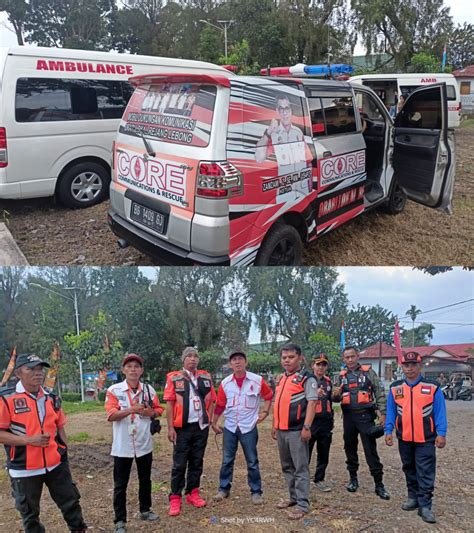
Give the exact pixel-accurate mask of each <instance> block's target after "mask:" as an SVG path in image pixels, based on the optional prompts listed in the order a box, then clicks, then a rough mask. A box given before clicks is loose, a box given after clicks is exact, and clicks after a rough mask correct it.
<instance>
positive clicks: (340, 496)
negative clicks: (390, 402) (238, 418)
mask: <svg viewBox="0 0 474 533" xmlns="http://www.w3.org/2000/svg"><path fill="white" fill-rule="evenodd" d="M448 420H449V430H448V444H447V447H446V448H445V449H443V450H438V452H437V461H438V469H437V479H436V491H435V500H434V511H435V513H436V516H437V518H438V523H437V524H433V525H430V526H428V525H427V524H425V523H424V522H423V521H422V520H421V518H419V517H418V516H417V514H416V512H404V511H401V510H400V505H401V503H402V502H403V501H404V498H405V494H406V492H405V483H404V476H403V473H402V471H401V467H400V459H399V455H398V451H397V448H396V447H395V446H394V447H393V448H388V447H387V446H385V444H383V443H382V442H381V441H379V452H380V455H381V459H382V462H383V464H384V467H385V484H386V486H387V488H388V489H389V491H390V493H391V496H392V497H391V500H390V501H383V500H381V499H380V498H378V497H377V496H376V495H375V494H374V492H373V483H372V479H371V477H370V475H369V473H368V468H367V465H366V463H365V461H364V460H363V458H361V467H360V470H359V480H360V483H361V488H360V489H359V491H358V492H357V493H355V494H349V493H348V492H347V491H346V489H345V488H344V485H345V483H346V482H347V472H346V470H345V464H344V452H343V448H342V434H341V431H342V421H341V418H340V415H337V419H336V427H335V431H334V440H333V445H332V449H331V456H330V462H329V467H328V471H327V476H326V480H327V481H328V482H329V483H330V484H331V486H332V492H329V493H321V492H319V491H318V490H317V489H315V488H312V489H311V512H310V513H309V514H308V516H307V518H305V519H304V520H301V521H299V522H296V523H295V522H293V521H290V520H288V519H287V518H286V514H285V512H284V511H279V510H277V509H276V508H275V504H276V502H277V501H278V500H279V499H280V497H285V495H286V494H287V492H286V486H285V482H284V479H283V476H282V474H281V470H280V464H279V459H278V452H277V447H276V443H275V442H274V441H272V439H271V437H270V423H269V422H268V421H265V423H264V424H263V426H262V427H261V429H260V441H259V456H260V467H261V472H262V477H263V483H264V496H265V504H264V505H263V506H260V507H256V506H254V505H252V503H251V502H250V497H249V493H248V487H247V484H246V469H245V461H244V458H243V454H242V451H241V450H240V449H239V451H238V455H237V460H236V465H235V473H234V488H233V490H232V493H231V497H230V498H229V499H228V500H224V501H223V502H220V503H213V502H212V501H211V498H212V496H213V494H215V492H216V489H217V483H218V472H219V467H220V462H221V452H220V451H219V450H218V449H217V447H216V443H215V439H214V437H213V436H212V437H211V436H210V438H209V443H208V446H207V450H206V457H205V465H204V475H203V479H202V494H203V496H204V497H205V498H207V499H208V500H209V505H208V506H207V507H205V508H202V509H195V508H191V507H190V506H189V505H183V512H182V514H181V515H180V516H179V517H169V516H167V514H166V513H167V501H168V500H167V493H168V490H169V476H170V467H171V454H172V450H171V445H170V444H169V443H168V440H167V438H166V428H164V430H163V432H162V434H161V435H160V436H158V437H155V452H154V457H155V459H154V468H153V472H152V480H153V509H154V510H155V512H157V513H158V514H159V515H160V516H161V521H160V523H159V524H158V525H151V524H144V523H143V522H141V521H140V520H139V519H138V518H137V512H138V501H137V492H138V486H137V481H136V472H135V469H134V470H133V471H132V477H131V482H130V485H129V491H128V513H129V516H128V526H129V531H130V532H134V531H149V532H152V531H164V530H166V531H180V530H181V531H182V530H186V529H188V530H189V531H196V530H200V531H203V530H204V529H210V530H211V531H212V530H214V529H216V530H221V531H222V530H224V531H234V530H237V529H240V530H244V529H246V530H252V531H263V530H266V531H300V530H308V531H337V532H343V533H349V532H350V533H352V532H360V531H375V532H393V533H397V532H400V531H403V532H404V533H405V532H415V531H416V532H436V531H448V530H449V531H450V532H458V531H472V515H471V511H470V509H471V510H472V502H473V497H474V471H473V469H472V465H471V462H472V454H473V453H474V434H473V432H472V428H473V427H474V402H461V401H458V402H448ZM67 432H68V434H69V435H71V436H73V435H77V434H78V433H81V432H87V433H88V434H89V435H90V439H89V440H88V441H87V442H82V443H72V444H71V445H70V451H69V456H70V463H71V466H72V471H73V477H74V478H75V480H76V482H77V484H78V487H79V489H80V491H81V494H82V500H81V501H82V507H83V510H84V515H85V518H86V521H87V523H88V524H89V526H90V529H91V531H107V532H111V531H112V529H113V524H112V522H113V512H112V471H111V465H112V461H111V458H110V456H109V453H110V442H111V427H110V425H109V424H107V423H105V422H104V416H103V415H102V413H84V414H78V415H71V416H70V417H69V422H68V425H67ZM220 439H221V437H219V446H220V445H221V440H220ZM313 469H314V458H313V464H312V471H313ZM8 484H9V483H8V479H7V475H6V474H5V473H4V472H3V471H2V472H0V530H2V531H7V529H6V528H7V527H8V528H9V529H8V531H11V532H14V531H21V522H20V520H19V518H18V514H17V512H16V511H15V509H14V506H13V499H12V498H11V497H10V494H9V492H10V491H9V486H8ZM41 509H42V512H41V516H42V520H43V522H44V524H45V526H46V528H47V531H48V532H50V533H62V532H64V531H66V528H65V525H64V523H63V521H62V518H61V516H60V514H59V511H58V510H57V508H56V507H55V506H54V504H53V502H52V501H51V499H50V497H49V494H47V491H46V490H45V493H44V494H43V500H42V507H41Z"/></svg>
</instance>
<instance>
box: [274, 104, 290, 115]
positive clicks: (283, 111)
mask: <svg viewBox="0 0 474 533" xmlns="http://www.w3.org/2000/svg"><path fill="white" fill-rule="evenodd" d="M277 109H278V112H279V113H285V112H286V113H291V107H289V106H285V107H282V106H281V105H279V106H278V107H277Z"/></svg>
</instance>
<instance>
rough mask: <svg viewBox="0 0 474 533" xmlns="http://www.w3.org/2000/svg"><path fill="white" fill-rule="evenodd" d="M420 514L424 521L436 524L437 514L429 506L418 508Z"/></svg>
mask: <svg viewBox="0 0 474 533" xmlns="http://www.w3.org/2000/svg"><path fill="white" fill-rule="evenodd" d="M418 514H419V515H420V516H421V518H422V520H423V521H424V522H428V524H436V518H435V515H434V514H433V511H432V510H431V509H430V508H429V507H420V508H419V509H418Z"/></svg>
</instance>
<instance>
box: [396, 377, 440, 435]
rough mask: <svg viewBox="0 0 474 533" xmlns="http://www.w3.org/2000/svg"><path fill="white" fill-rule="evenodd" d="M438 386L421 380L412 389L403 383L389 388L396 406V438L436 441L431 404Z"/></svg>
mask: <svg viewBox="0 0 474 533" xmlns="http://www.w3.org/2000/svg"><path fill="white" fill-rule="evenodd" d="M438 387H439V384H438V383H437V382H435V381H430V380H427V379H422V380H421V381H420V382H419V383H417V384H416V385H415V386H414V387H410V386H409V385H408V384H407V383H405V381H403V380H399V381H394V382H393V383H392V385H391V386H390V389H391V391H392V395H393V399H394V400H395V404H396V406H397V414H396V418H395V430H396V432H397V438H398V439H400V440H404V441H408V442H433V441H434V440H435V439H436V430H435V425H434V415H433V402H434V396H435V393H436V391H437V390H438Z"/></svg>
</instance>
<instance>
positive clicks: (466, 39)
mask: <svg viewBox="0 0 474 533" xmlns="http://www.w3.org/2000/svg"><path fill="white" fill-rule="evenodd" d="M446 53H447V56H448V61H449V63H451V64H452V65H453V66H454V67H455V68H463V67H467V66H469V65H472V64H474V25H473V24H469V23H467V22H465V23H464V24H463V25H462V26H461V25H460V24H459V25H458V26H457V28H456V29H455V30H454V31H453V33H452V34H451V38H450V39H449V42H448V44H447V51H446Z"/></svg>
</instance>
